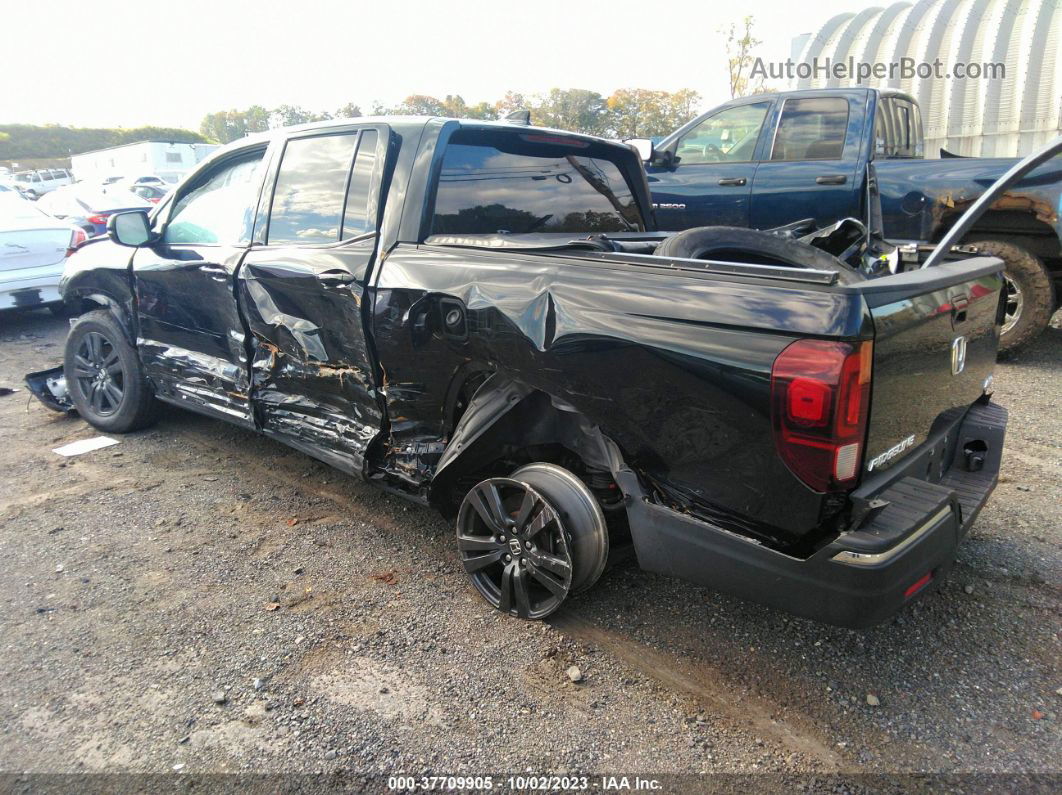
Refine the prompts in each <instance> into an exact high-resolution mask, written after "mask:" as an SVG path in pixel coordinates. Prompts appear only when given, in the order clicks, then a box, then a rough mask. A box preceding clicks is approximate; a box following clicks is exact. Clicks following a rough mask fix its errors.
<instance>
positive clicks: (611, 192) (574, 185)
mask: <svg viewBox="0 0 1062 795" xmlns="http://www.w3.org/2000/svg"><path fill="white" fill-rule="evenodd" d="M616 154H617V152H615V151H614V148H613V147H612V146H609V145H604V144H598V143H592V142H590V141H583V140H581V139H579V138H574V137H568V136H563V135H550V134H546V133H537V132H533V131H527V132H522V133H515V132H510V131H508V130H506V131H504V132H502V131H495V130H475V129H464V130H459V131H458V132H456V133H454V135H453V137H452V138H451V139H450V143H449V144H448V145H447V147H446V152H445V153H444V155H443V162H442V172H441V174H440V176H439V186H438V190H437V193H436V197H435V213H434V217H433V219H432V232H433V233H435V234H496V233H514V234H520V233H529V232H572V233H577V232H624V231H641V230H642V229H643V228H644V227H643V224H642V218H641V213H640V211H639V209H638V204H637V202H636V201H635V198H634V194H633V192H632V191H631V187H630V185H629V184H628V183H627V180H626V178H625V177H624V174H623V171H622V170H621V169H620V167H619V166H618V165H617V164H616V162H614V161H613V160H612V159H611V158H614V157H615V156H616Z"/></svg>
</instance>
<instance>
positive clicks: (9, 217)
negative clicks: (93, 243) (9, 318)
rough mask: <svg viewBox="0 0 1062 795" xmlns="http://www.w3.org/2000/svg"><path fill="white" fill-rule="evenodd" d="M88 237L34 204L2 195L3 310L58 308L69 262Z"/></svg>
mask: <svg viewBox="0 0 1062 795" xmlns="http://www.w3.org/2000/svg"><path fill="white" fill-rule="evenodd" d="M87 237H88V236H87V235H86V233H85V231H84V230H83V229H78V228H74V227H71V226H70V225H69V224H68V223H64V222H63V221H59V220H57V219H55V218H53V217H52V216H50V215H48V214H47V213H45V212H43V211H41V210H39V209H38V208H37V207H36V205H34V203H33V202H29V201H26V200H25V199H23V198H21V197H19V196H17V195H14V194H13V192H11V191H3V192H0V309H12V308H15V307H34V306H44V305H49V304H50V305H54V306H58V305H59V304H60V301H61V297H60V295H59V277H60V276H62V274H63V266H64V265H65V264H66V258H67V257H68V256H69V255H70V254H71V253H73V251H74V249H75V248H77V247H78V246H79V245H80V244H81V243H82V242H84V241H85V239H86V238H87Z"/></svg>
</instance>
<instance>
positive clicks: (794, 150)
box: [771, 97, 848, 160]
mask: <svg viewBox="0 0 1062 795" xmlns="http://www.w3.org/2000/svg"><path fill="white" fill-rule="evenodd" d="M847 129H848V100H846V99H844V98H843V97H815V98H809V99H787V100H786V101H785V104H784V105H783V106H782V118H781V120H780V121H779V122H778V130H777V132H776V133H775V137H774V147H773V149H772V151H771V160H840V159H841V155H842V154H843V152H844V138H845V132H846V131H847Z"/></svg>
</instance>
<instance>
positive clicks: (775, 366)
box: [28, 118, 1006, 627]
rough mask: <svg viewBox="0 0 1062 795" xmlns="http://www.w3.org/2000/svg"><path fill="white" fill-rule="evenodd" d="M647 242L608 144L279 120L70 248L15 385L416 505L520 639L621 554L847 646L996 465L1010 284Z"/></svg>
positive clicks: (974, 509) (491, 130) (981, 275)
mask: <svg viewBox="0 0 1062 795" xmlns="http://www.w3.org/2000/svg"><path fill="white" fill-rule="evenodd" d="M652 227H653V221H652V209H651V200H650V196H649V191H648V189H647V184H646V178H645V174H644V171H643V170H642V167H641V163H640V160H639V158H638V156H637V154H636V153H635V152H634V150H633V149H631V148H630V147H628V146H626V145H622V144H617V143H610V142H607V141H603V140H600V139H596V138H591V137H586V136H581V135H575V134H570V133H562V132H558V131H554V130H544V129H538V128H534V127H527V126H520V125H515V124H507V123H490V122H469V121H456V120H445V119H397V118H395V119H363V120H355V121H345V122H328V123H325V124H319V125H310V126H306V127H301V128H292V129H286V130H280V131H276V132H274V133H271V134H268V135H266V136H264V137H260V138H249V139H246V140H244V141H240V142H238V143H235V144H233V145H230V146H228V147H227V148H225V149H223V150H221V151H219V152H218V153H217V154H215V155H214V156H213V157H212V158H211V159H210V160H209V161H207V162H206V163H204V164H203V165H202V166H201V167H200V168H199V169H198V170H197V171H196V172H194V173H193V174H192V175H191V176H190V177H189V178H188V179H186V180H185V181H184V182H183V183H182V185H181V186H179V187H178V188H177V189H176V191H175V192H174V193H173V194H172V195H171V196H170V198H169V199H168V200H166V201H164V202H163V203H161V204H160V205H159V206H158V207H157V208H156V209H155V210H154V211H153V212H152V213H151V214H150V215H148V214H144V213H124V214H120V215H116V216H115V217H114V218H112V219H111V224H110V228H109V234H108V237H106V238H99V239H97V240H94V241H90V242H89V243H87V244H85V245H83V246H82V247H81V249H80V250H79V251H78V252H77V253H76V254H74V255H73V256H72V257H71V259H70V261H69V265H68V269H67V272H66V275H65V277H64V281H63V287H62V289H63V294H64V298H65V300H66V302H67V303H68V304H69V305H71V306H76V307H78V309H79V310H80V311H81V312H82V314H80V316H79V317H78V318H77V319H76V320H75V321H72V326H71V330H70V334H69V337H68V340H67V344H66V352H65V360H64V367H63V369H62V371H60V370H58V369H57V370H55V371H48V372H45V373H37V374H32V375H31V376H30V377H29V379H28V380H29V383H30V385H31V387H32V388H33V389H34V391H35V392H37V393H38V395H40V396H41V397H42V398H44V399H45V400H46V402H50V403H51V404H52V406H53V407H55V408H64V407H66V406H67V405H68V403H67V401H70V402H72V404H73V406H74V407H76V409H77V411H78V412H79V413H80V414H81V415H82V416H83V417H84V418H85V419H86V420H87V421H88V422H89V423H91V424H92V425H93V426H95V427H97V428H99V429H100V430H103V431H105V432H124V431H132V430H135V429H137V428H141V427H145V426H146V425H148V424H149V423H151V422H152V421H153V420H155V419H156V418H157V417H158V415H159V412H160V411H161V410H162V409H163V407H164V406H179V407H182V408H187V409H191V410H193V411H197V412H201V413H204V414H207V415H210V416H212V417H216V418H219V419H223V420H226V421H228V422H232V423H234V424H236V425H239V426H242V427H244V428H248V429H252V430H256V431H259V432H261V433H264V434H266V435H267V436H270V437H272V438H275V439H278V440H280V441H283V442H285V443H287V444H289V445H291V446H293V447H295V448H297V449H298V450H301V451H303V452H305V453H307V454H309V455H311V456H314V457H316V458H318V459H320V460H322V461H325V462H327V463H329V464H331V465H333V466H335V467H337V468H339V469H341V470H343V471H345V472H348V473H351V474H354V475H357V476H359V477H362V478H365V479H367V480H368V481H370V482H373V483H377V484H379V485H380V486H382V487H385V488H386V489H388V490H390V491H392V492H395V493H398V494H401V495H403V496H405V497H408V498H410V499H413V500H416V501H418V502H421V503H423V504H428V505H432V506H434V507H435V508H437V509H438V510H440V511H441V512H442V513H443V514H444V515H447V516H450V517H453V518H454V519H455V522H456V539H455V552H456V554H457V555H458V556H459V558H460V560H461V562H462V564H463V566H464V568H465V570H466V571H467V573H468V575H469V577H470V578H471V581H472V584H473V585H474V586H475V588H476V589H477V590H478V592H479V593H480V594H481V595H482V596H483V597H484V598H485V599H486V600H487V601H488V602H489V603H490V604H491V605H493V606H494V607H496V608H498V609H500V610H502V611H504V612H506V613H510V614H512V615H514V616H520V617H524V618H542V617H545V616H547V615H549V614H550V613H551V612H553V611H554V610H556V609H557V608H558V607H559V606H560V605H561V604H562V603H563V602H564V601H565V600H566V598H567V597H568V596H569V595H571V594H575V593H578V592H580V591H583V590H585V589H587V588H589V587H590V586H591V585H593V583H594V582H595V581H596V580H597V579H598V577H600V575H601V574H602V571H603V570H604V568H605V565H606V562H607V560H608V558H609V554H610V547H611V548H618V547H619V546H620V545H624V544H628V543H632V544H633V547H634V550H635V553H636V556H637V559H638V562H639V564H640V565H641V566H642V567H643V568H645V569H648V570H651V571H656V572H661V573H664V574H669V575H674V576H678V577H681V578H684V579H687V580H691V581H693V582H696V583H700V584H704V585H707V586H710V587H712V588H717V589H719V590H722V591H727V592H731V593H735V594H739V595H741V596H743V597H746V598H749V599H753V600H757V601H760V602H763V603H767V604H770V605H774V606H776V607H779V608H782V609H784V610H788V611H791V612H793V613H796V614H799V615H803V616H809V617H812V618H815V619H818V620H821V621H825V622H830V623H835V624H840V625H846V626H853V627H856V626H867V625H871V624H874V623H877V622H880V621H882V620H884V619H885V618H887V617H888V616H890V615H892V614H893V613H894V612H895V611H896V610H898V609H899V608H900V607H901V606H902V605H904V604H905V603H906V602H908V601H909V600H910V599H912V598H915V597H916V596H918V595H920V594H922V593H924V592H925V591H927V590H930V589H929V588H928V586H930V585H931V584H934V583H936V582H938V581H940V580H941V578H942V577H943V575H944V574H945V573H946V571H947V570H948V569H949V567H950V566H951V564H952V561H953V559H954V555H955V551H956V547H957V545H958V543H959V541H960V540H961V538H962V537H963V535H964V534H965V533H966V532H967V531H968V530H969V528H970V525H971V524H972V522H973V521H974V519H975V517H976V516H977V513H978V511H979V509H980V508H981V506H982V505H983V504H984V502H985V500H986V499H987V497H988V495H989V493H990V492H991V490H992V488H993V487H994V485H995V483H996V479H997V474H998V470H999V464H1000V456H1001V450H1002V445H1003V437H1004V431H1005V426H1006V412H1005V410H1004V409H1002V408H1000V407H999V406H998V405H996V404H994V403H992V402H991V401H990V389H991V379H992V371H993V367H994V363H995V359H996V348H997V344H998V339H999V328H1000V324H1001V319H1002V314H1001V313H1002V311H1003V310H1002V308H1001V307H1002V304H1001V301H1000V288H1001V284H1002V277H1001V270H1002V263H1001V261H1000V260H998V259H995V258H988V257H972V258H958V257H952V258H951V259H952V260H953V261H944V262H941V263H938V264H935V265H934V266H933V267H929V268H924V269H920V270H914V271H910V272H905V273H896V274H889V273H884V274H881V275H875V277H874V278H870V275H872V274H870V273H869V272H866V273H865V272H863V270H862V269H861V268H860V267H858V266H856V267H853V266H852V265H851V264H849V263H846V262H843V261H841V260H840V259H838V258H836V257H834V256H831V255H830V254H829V253H827V252H826V251H823V250H822V248H821V247H818V248H817V247H815V246H814V245H810V244H809V243H807V242H801V241H799V240H796V239H794V236H793V235H792V234H791V233H787V232H786V230H780V231H779V232H778V233H777V234H772V233H766V232H753V231H748V230H745V231H747V234H748V235H750V236H755V237H753V238H749V240H750V241H751V242H750V244H749V245H748V246H747V247H746V248H745V249H744V250H742V251H739V252H732V253H733V254H734V256H732V257H725V256H716V258H715V259H711V260H699V259H687V258H681V257H677V256H674V255H673V254H670V253H668V252H669V251H672V252H673V251H674V250H675V241H676V240H678V241H679V243H681V240H682V235H690V234H691V233H692V234H697V232H698V230H690V232H684V233H680V234H679V235H670V234H666V233H659V232H654V231H652ZM757 240H758V241H760V243H762V244H763V245H762V248H763V251H761V252H760V253H759V254H757V253H756V252H757V246H758V245H759V244H758V243H757V242H756V241H757ZM680 249H681V247H680ZM779 250H780V251H781V252H782V253H778V252H779ZM772 252H774V253H772ZM945 259H948V258H947V257H946V258H945Z"/></svg>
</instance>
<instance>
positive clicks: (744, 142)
mask: <svg viewBox="0 0 1062 795" xmlns="http://www.w3.org/2000/svg"><path fill="white" fill-rule="evenodd" d="M770 107H771V103H770V102H757V103H755V104H752V105H738V106H737V107H735V108H727V109H726V110H723V111H720V112H719V113H716V114H715V115H713V116H709V117H708V118H707V119H705V120H704V121H702V122H701V123H700V124H698V125H697V126H696V127H694V128H693V129H692V130H690V131H689V132H688V133H686V134H685V135H683V136H682V138H680V139H679V142H678V147H677V148H676V150H675V154H676V156H677V157H678V162H679V164H680V165H684V166H689V165H699V164H702V163H747V162H749V161H750V160H752V158H753V157H754V155H755V152H756V141H757V140H759V137H760V129H761V128H762V127H763V120H764V118H765V117H766V116H767V111H768V110H769V109H770Z"/></svg>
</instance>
